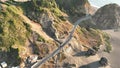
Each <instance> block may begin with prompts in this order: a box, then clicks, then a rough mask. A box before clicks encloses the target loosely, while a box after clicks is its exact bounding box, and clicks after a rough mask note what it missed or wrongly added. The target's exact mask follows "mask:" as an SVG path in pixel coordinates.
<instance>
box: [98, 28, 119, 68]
mask: <svg viewBox="0 0 120 68" xmlns="http://www.w3.org/2000/svg"><path fill="white" fill-rule="evenodd" d="M104 32H107V33H108V34H110V36H111V40H110V42H111V44H112V49H113V50H112V52H111V53H110V54H108V53H105V52H104V53H101V54H100V56H105V57H107V58H108V59H109V62H110V63H109V64H110V66H111V68H120V60H119V59H120V31H118V32H114V30H105V31H104Z"/></svg>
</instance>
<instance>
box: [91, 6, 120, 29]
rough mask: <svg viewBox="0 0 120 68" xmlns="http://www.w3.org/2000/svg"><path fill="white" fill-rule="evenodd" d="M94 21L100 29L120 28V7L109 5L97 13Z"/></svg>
mask: <svg viewBox="0 0 120 68" xmlns="http://www.w3.org/2000/svg"><path fill="white" fill-rule="evenodd" d="M93 21H94V22H95V23H96V26H97V27H98V28H100V29H113V28H118V27H119V26H120V6H119V5H117V4H108V5H105V6H103V7H101V8H100V9H98V11H97V12H96V13H95V15H94V16H93Z"/></svg>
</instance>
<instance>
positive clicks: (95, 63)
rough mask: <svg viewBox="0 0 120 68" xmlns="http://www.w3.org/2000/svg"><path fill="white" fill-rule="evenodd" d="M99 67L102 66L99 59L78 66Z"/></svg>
mask: <svg viewBox="0 0 120 68" xmlns="http://www.w3.org/2000/svg"><path fill="white" fill-rule="evenodd" d="M99 67H102V66H101V65H100V64H99V61H95V62H92V63H89V64H87V65H82V66H80V67H79V68H99Z"/></svg>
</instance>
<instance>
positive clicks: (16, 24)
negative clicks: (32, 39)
mask: <svg viewBox="0 0 120 68" xmlns="http://www.w3.org/2000/svg"><path fill="white" fill-rule="evenodd" d="M17 12H19V9H17V8H16V7H15V6H10V5H9V6H6V8H4V10H2V11H0V47H4V48H5V49H8V48H9V47H10V46H12V45H15V44H18V45H24V43H25V41H26V38H27V35H29V31H30V30H29V29H27V28H29V27H27V26H26V25H25V24H24V22H23V20H22V18H21V17H20V16H19V15H18V14H17Z"/></svg>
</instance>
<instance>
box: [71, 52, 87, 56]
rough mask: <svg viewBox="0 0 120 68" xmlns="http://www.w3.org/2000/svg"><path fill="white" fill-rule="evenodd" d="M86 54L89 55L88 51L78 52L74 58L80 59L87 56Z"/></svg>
mask: <svg viewBox="0 0 120 68" xmlns="http://www.w3.org/2000/svg"><path fill="white" fill-rule="evenodd" d="M86 53H87V51H82V52H77V53H76V54H74V55H73V56H78V57H80V56H86Z"/></svg>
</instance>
